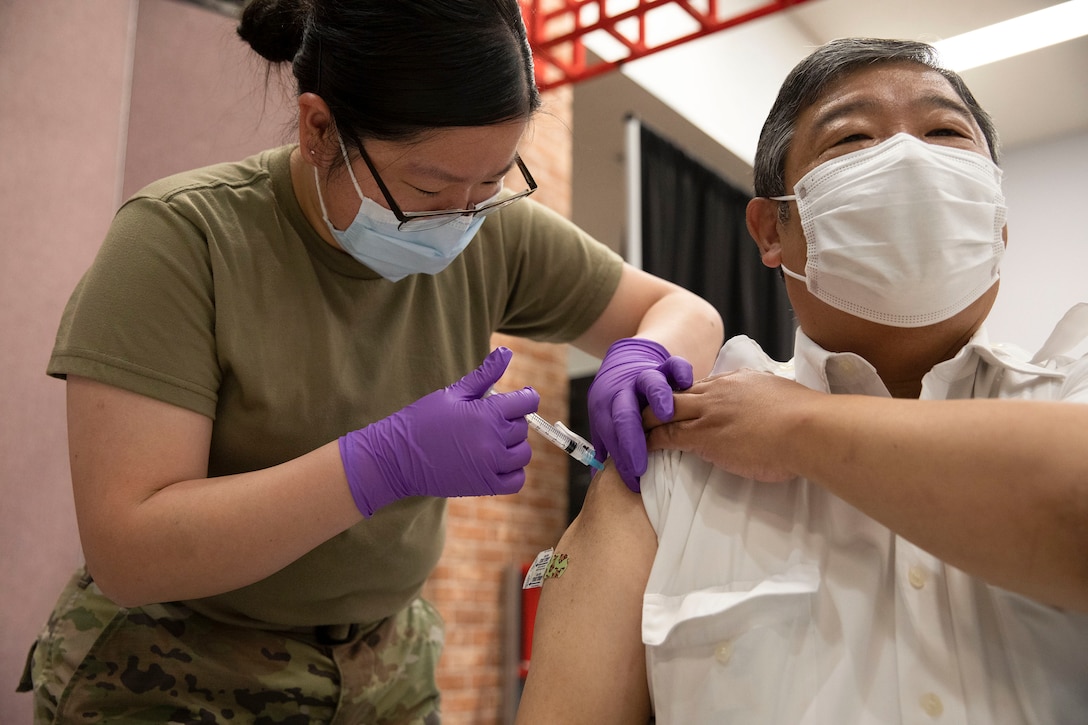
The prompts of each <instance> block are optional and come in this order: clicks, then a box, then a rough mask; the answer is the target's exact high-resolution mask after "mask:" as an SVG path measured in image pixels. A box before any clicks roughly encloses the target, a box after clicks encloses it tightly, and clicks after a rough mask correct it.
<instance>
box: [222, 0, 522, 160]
mask: <svg viewBox="0 0 1088 725" xmlns="http://www.w3.org/2000/svg"><path fill="white" fill-rule="evenodd" d="M238 35H239V36H241V38H242V39H243V40H245V41H246V42H247V43H249V45H250V47H252V48H253V50H255V51H256V52H257V53H258V54H260V55H261V56H262V57H264V58H265V59H267V60H268V61H269V62H271V63H286V62H290V63H291V69H292V72H293V74H294V76H295V79H296V80H297V82H298V88H297V90H298V93H299V95H301V94H303V93H307V92H313V93H316V94H317V95H319V96H320V97H321V98H322V99H323V100H324V101H325V103H327V104H328V106H329V110H330V111H331V113H332V117H333V121H334V123H335V124H336V127H337V129H339V130H340V131H341V132H342V134H343V135H342V138H344V140H345V143H354V144H356V145H357V144H358V143H360V141H361V140H362V139H366V138H374V139H380V140H386V141H405V140H411V139H414V138H417V137H418V136H420V135H421V134H423V133H426V132H427V131H429V130H433V129H435V128H444V127H454V126H489V125H493V124H498V123H503V122H506V121H515V120H518V119H524V120H528V119H529V118H530V117H531V116H532V115H533V113H534V112H535V111H537V110H538V109H539V108H540V103H541V101H540V93H539V91H538V89H537V86H536V82H535V78H534V75H533V60H532V52H531V50H530V48H529V42H528V39H527V37H526V33H525V25H524V23H523V21H522V17H521V10H520V7H519V5H518V2H517V0H250V2H248V3H247V4H246V6H245V8H244V10H243V12H242V15H241V20H240V22H239V25H238Z"/></svg>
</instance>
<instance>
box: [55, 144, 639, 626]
mask: <svg viewBox="0 0 1088 725" xmlns="http://www.w3.org/2000/svg"><path fill="white" fill-rule="evenodd" d="M291 150H292V147H290V146H287V147H282V148H278V149H272V150H269V151H265V152H263V153H260V154H257V155H255V156H252V157H250V158H248V159H245V160H243V161H240V162H237V163H229V164H220V165H216V166H211V167H207V168H204V169H198V170H195V171H191V172H187V173H184V174H179V175H176V176H173V177H170V178H167V179H163V180H161V181H158V182H156V183H153V184H151V185H149V186H148V187H146V188H145V189H143V190H142V191H140V192H139V193H137V194H136V195H135V196H133V197H132V198H131V199H130V200H129V201H128V202H126V203H125V204H124V206H122V207H121V209H120V210H119V211H118V213H117V216H116V218H115V219H114V222H113V225H112V226H111V228H110V231H109V233H108V235H107V237H106V239H105V241H104V243H103V245H102V248H101V250H100V251H99V253H98V256H97V258H96V259H95V261H94V263H93V264H92V266H91V268H90V269H89V270H88V271H87V273H86V274H85V275H84V277H83V279H82V280H81V281H80V283H79V285H78V286H77V287H76V289H75V291H74V292H73V294H72V297H71V299H70V301H69V303H68V306H67V308H66V309H65V312H64V316H63V318H62V320H61V324H60V329H59V331H58V333H57V340H56V345H55V347H54V349H53V355H52V358H51V359H50V362H49V366H48V373H49V374H50V375H53V376H56V377H61V378H63V377H64V376H65V375H67V374H69V373H70V374H74V375H81V376H85V377H88V378H92V379H95V380H98V381H101V382H104V383H107V384H109V385H114V386H117V387H119V388H124V389H126V390H130V391H134V392H136V393H140V394H142V395H146V396H149V397H152V398H155V399H158V400H162V401H165V402H167V403H171V404H173V405H178V406H181V407H184V408H187V409H190V410H193V411H196V412H198V413H201V414H203V415H207V416H209V417H211V418H213V419H214V425H213V430H212V440H211V450H210V454H209V459H208V475H209V476H210V477H215V476H223V475H228V474H234V473H239V472H244V471H252V470H257V469H262V468H267V467H269V466H274V465H276V464H279V463H282V462H284V461H287V460H290V459H293V458H296V457H298V456H300V455H302V454H304V453H306V452H308V451H311V450H313V449H315V448H318V447H319V446H321V445H323V444H325V443H328V442H329V441H332V440H335V439H336V438H338V437H339V436H341V435H343V434H344V433H346V432H348V431H350V430H354V429H356V428H360V427H362V426H365V425H367V424H369V423H371V422H373V421H375V420H378V419H380V418H383V417H385V416H388V415H390V414H391V413H393V412H395V411H397V410H399V409H401V408H403V407H404V406H406V405H408V404H409V403H411V402H413V401H415V400H417V399H419V398H420V397H422V396H423V395H426V394H427V393H429V392H431V391H433V390H436V389H438V388H441V387H444V386H446V385H449V384H450V383H452V382H454V381H456V380H457V379H459V378H460V377H461V376H463V375H465V374H466V373H468V372H469V371H471V370H472V369H473V368H475V367H476V366H478V365H479V364H480V362H481V361H482V360H483V358H484V357H485V356H486V354H487V353H488V352H489V350H490V338H491V335H492V333H493V332H495V331H498V332H502V333H506V334H511V335H520V336H525V337H530V338H533V339H536V340H545V341H552V342H566V341H570V340H572V339H574V338H575V337H577V336H578V335H580V334H581V333H582V332H584V331H585V330H586V329H587V328H588V327H589V325H590V324H591V323H592V322H593V321H594V320H595V319H596V318H597V317H598V316H599V315H600V314H601V312H602V311H603V310H604V308H605V306H606V305H607V304H608V301H609V300H610V299H611V297H612V295H613V293H614V292H615V289H616V286H617V284H618V282H619V277H620V271H621V267H622V260H621V259H620V257H619V256H618V255H616V254H615V253H614V252H612V251H611V250H609V249H608V248H607V247H605V246H604V245H602V244H600V243H598V242H596V241H594V240H593V239H591V238H589V237H588V236H587V235H585V234H584V233H582V232H581V231H579V230H578V229H577V228H576V227H574V226H573V225H572V224H571V223H569V222H568V221H566V220H565V219H563V218H562V217H560V216H559V215H558V214H556V213H554V212H551V211H549V210H548V209H547V208H545V207H543V206H541V205H539V204H537V203H535V202H533V201H532V200H531V199H528V200H524V201H521V202H518V203H516V204H513V205H511V206H510V207H507V208H506V209H503V210H502V211H500V212H497V213H495V214H492V215H491V216H489V217H488V218H487V219H486V221H485V222H484V224H483V226H482V227H481V229H480V231H479V233H478V234H477V235H476V238H475V239H473V241H472V242H471V243H470V244H469V245H468V247H467V248H466V249H465V251H464V252H463V253H462V254H461V255H460V256H459V257H457V259H455V260H454V261H453V263H452V264H450V266H449V267H448V268H446V269H445V270H444V271H442V272H441V273H439V274H437V275H425V274H417V275H410V276H408V277H406V278H404V279H403V280H401V281H399V282H396V283H393V282H389V281H388V280H385V279H383V278H382V277H381V276H380V275H378V274H377V273H375V272H374V271H372V270H371V269H369V268H368V267H366V266H364V265H362V264H361V263H359V262H357V261H356V260H355V259H354V258H352V257H351V256H349V255H347V254H345V253H343V252H341V251H339V250H337V249H335V248H333V247H332V246H330V245H329V244H328V243H326V242H325V241H324V240H322V239H321V238H320V237H319V236H318V234H317V233H316V232H315V231H314V229H313V228H312V227H311V226H310V225H309V223H308V222H307V221H306V219H305V217H304V216H303V214H302V210H301V208H300V207H299V205H298V201H297V200H296V198H295V195H294V191H293V189H292V185H291V178H290V171H289V163H288V161H289V155H290V152H291ZM445 511H446V507H445V500H444V499H436V498H426V497H414V498H409V499H404V500H401V501H398V502H396V503H393V504H391V505H389V506H387V507H385V508H382V509H380V510H379V511H378V512H377V513H376V514H375V515H374V516H373V517H371V518H370V519H367V520H365V521H363V522H361V523H359V524H358V525H356V526H354V527H352V528H351V529H349V530H348V531H346V532H344V533H342V534H340V535H338V536H335V537H333V538H332V539H330V540H329V541H327V542H325V543H324V544H322V545H320V546H318V547H317V548H316V549H314V550H313V551H311V552H310V553H308V554H306V555H305V556H303V557H302V558H300V559H298V560H297V561H295V562H294V563H292V564H290V565H288V566H287V567H285V568H284V569H282V570H280V571H279V572H277V573H276V574H273V575H272V576H270V577H268V578H267V579H264V580H262V581H259V582H257V583H255V584H252V585H250V586H246V587H243V588H241V589H238V590H235V591H232V592H228V593H225V594H222V595H218V596H214V597H208V598H205V599H201V600H197V601H191V602H187V604H188V605H189V606H191V607H193V608H194V609H196V610H198V611H200V612H203V613H205V614H207V615H209V616H211V617H214V618H216V619H219V620H222V621H227V622H233V623H236V624H242V625H251V626H267V627H276V626H310V625H319V624H339V623H347V622H373V621H377V620H379V619H382V618H384V617H386V616H389V615H390V614H392V613H394V612H395V611H397V610H398V609H400V608H401V607H403V606H404V605H405V604H406V603H407V602H408V601H410V600H411V599H412V598H413V597H415V596H416V595H417V594H418V592H419V589H420V587H421V586H422V584H423V582H424V580H425V579H426V578H427V576H428V575H429V574H430V572H431V570H432V569H433V567H434V566H435V564H436V562H437V561H438V558H439V556H440V554H441V551H442V546H443V542H444V537H445Z"/></svg>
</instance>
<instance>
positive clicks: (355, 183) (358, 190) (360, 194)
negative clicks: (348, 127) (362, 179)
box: [336, 134, 365, 201]
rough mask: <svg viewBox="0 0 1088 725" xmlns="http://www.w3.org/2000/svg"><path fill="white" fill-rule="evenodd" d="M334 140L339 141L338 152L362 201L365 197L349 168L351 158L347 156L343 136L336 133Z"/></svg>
mask: <svg viewBox="0 0 1088 725" xmlns="http://www.w3.org/2000/svg"><path fill="white" fill-rule="evenodd" d="M336 140H337V141H339V142H340V153H341V154H342V155H343V156H344V163H345V164H347V167H348V176H350V177H351V185H352V186H354V187H355V193H356V194H358V195H359V201H362V200H363V199H364V198H365V197H364V196H363V190H362V189H360V188H359V182H358V181H356V179H355V172H354V171H353V170H352V168H351V159H349V158H348V149H347V146H345V145H344V137H343V136H341V135H339V134H337V136H336Z"/></svg>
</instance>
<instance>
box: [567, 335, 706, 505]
mask: <svg viewBox="0 0 1088 725" xmlns="http://www.w3.org/2000/svg"><path fill="white" fill-rule="evenodd" d="M693 377H694V376H693V373H692V368H691V363H689V362H688V361H687V360H685V359H684V358H682V357H677V356H675V355H673V356H670V355H669V351H668V350H666V349H665V348H664V347H663V346H662V345H661V344H660V343H657V342H654V341H653V340H647V339H645V338H641V337H628V338H624V339H622V340H617V341H616V342H614V343H612V346H611V347H609V348H608V352H607V353H606V354H605V356H604V360H602V361H601V367H600V370H598V371H597V375H596V377H594V379H593V383H592V384H591V385H590V386H589V396H588V398H589V400H588V404H589V429H590V438H591V440H592V442H593V447H594V448H595V449H596V452H597V459H598V460H601V461H603V460H605V458H606V457H607V456H609V455H611V456H612V459H613V460H614V461H615V463H616V470H617V471H618V472H619V474H620V477H621V478H622V479H623V482H624V483H626V484H627V487H628V488H629V489H631V490H632V491H634V492H636V493H637V492H638V491H639V480H638V479H639V476H641V475H642V474H643V473H645V472H646V463H647V460H646V431H645V430H643V427H642V409H643V408H644V407H646V406H647V405H649V406H650V409H651V410H652V411H653V413H654V415H656V416H657V417H658V418H659V419H660V420H661V421H662V422H667V421H669V420H672V416H673V402H672V393H673V391H674V390H686V389H687V388H690V387H691V384H692V382H693Z"/></svg>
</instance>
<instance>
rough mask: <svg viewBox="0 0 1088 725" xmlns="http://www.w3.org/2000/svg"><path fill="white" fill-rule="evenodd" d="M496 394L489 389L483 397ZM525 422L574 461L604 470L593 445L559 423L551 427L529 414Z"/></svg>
mask: <svg viewBox="0 0 1088 725" xmlns="http://www.w3.org/2000/svg"><path fill="white" fill-rule="evenodd" d="M496 392H498V391H496V390H495V388H491V389H490V390H488V391H487V392H486V393H485V394H484V397H485V398H486V397H487V396H489V395H493V394H494V393H496ZM525 420H526V421H528V423H529V427H530V428H532V429H533V430H535V431H536V432H537V433H539V434H540V435H542V436H544V437H545V438H547V439H548V441H549V442H551V443H552V445H555V446H557V447H559V448H562V449H563V450H564V451H566V452H567V453H569V454H570V457H571V458H573V459H574V460H576V461H578V462H579V463H581V464H583V465H586V466H592V467H593V468H595V469H596V470H598V471H601V470H604V464H603V463H601V462H600V461H598V460H597V452H596V451H595V450H593V445H592V444H591V443H590V442H589V441H587V440H586V439H585V438H583V437H582V436H580V435H578V434H577V433H575V432H574V431H572V430H571V429H570V428H568V427H567V426H565V425H563V424H562V423H561V422H559V421H556V422H555V425H552V424H551V423H549V422H548V421H546V420H544V419H543V418H541V417H540V416H539V415H537V414H536V413H529V414H528V415H526V416H525Z"/></svg>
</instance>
